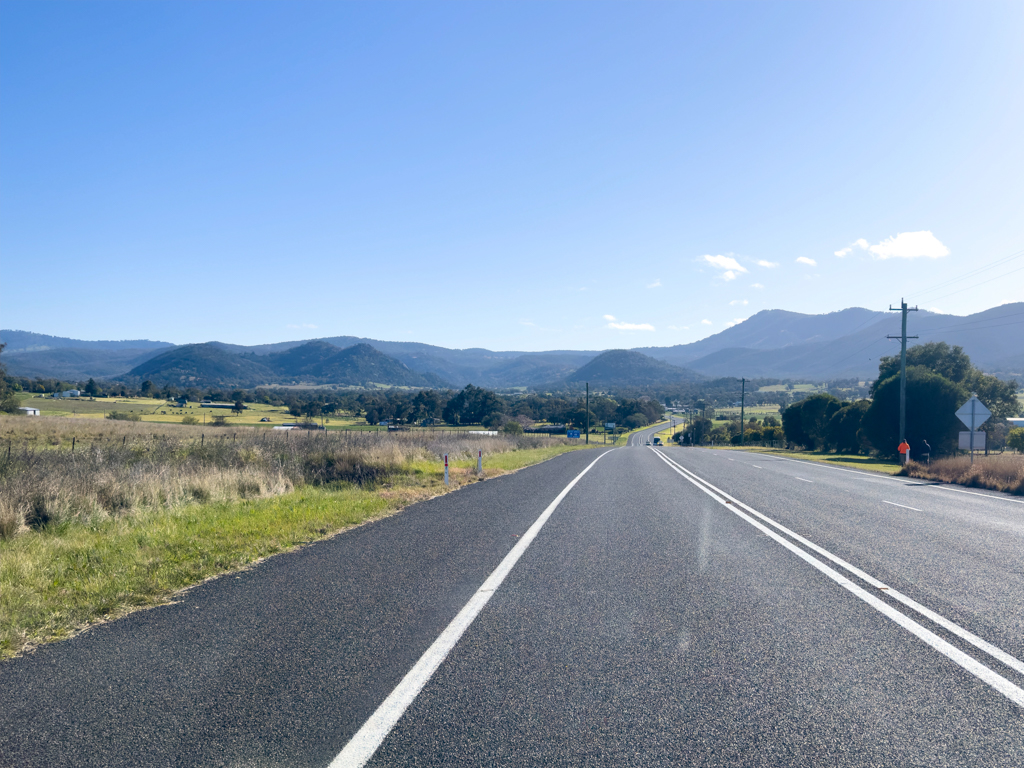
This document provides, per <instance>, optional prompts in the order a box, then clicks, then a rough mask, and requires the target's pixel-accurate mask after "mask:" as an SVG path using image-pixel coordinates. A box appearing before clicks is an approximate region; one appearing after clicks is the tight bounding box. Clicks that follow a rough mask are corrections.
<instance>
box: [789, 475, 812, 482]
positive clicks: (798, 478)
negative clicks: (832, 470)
mask: <svg viewBox="0 0 1024 768" xmlns="http://www.w3.org/2000/svg"><path fill="white" fill-rule="evenodd" d="M793 477H795V478H796V479H797V480H803V481H804V482H805V483H813V482H814V481H813V480H804V479H803V478H802V477H796V475H794V476H793Z"/></svg>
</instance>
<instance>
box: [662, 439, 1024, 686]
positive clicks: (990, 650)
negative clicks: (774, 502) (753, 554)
mask: <svg viewBox="0 0 1024 768" xmlns="http://www.w3.org/2000/svg"><path fill="white" fill-rule="evenodd" d="M655 453H656V454H658V457H659V458H661V459H662V461H664V462H666V463H667V464H669V466H670V467H671V468H672V469H675V470H676V472H677V473H679V474H681V475H682V476H683V477H684V478H686V479H687V480H689V481H690V482H691V483H693V484H694V485H696V486H697V487H698V488H700V489H701V490H703V491H704V492H705V493H708V495H710V496H712V498H715V495H716V494H717V495H718V496H721V497H723V498H725V499H728V500H729V501H731V502H733V505H736V506H739V507H742V508H743V509H745V510H747V511H748V512H750V513H751V514H752V515H755V516H756V517H758V518H760V519H761V520H764V521H765V522H766V523H768V524H769V525H772V526H774V527H775V528H777V529H778V530H780V531H782V532H783V533H785V534H786V535H787V536H789V537H790V538H792V539H793V540H794V541H798V542H799V543H801V544H803V545H804V546H805V547H807V548H808V549H811V550H813V551H814V552H817V553H818V554H820V555H821V556H822V557H825V558H827V559H828V560H830V561H832V562H833V563H835V564H836V565H838V566H839V567H841V568H843V569H844V570H846V571H848V572H849V573H852V574H853V575H854V576H856V577H857V578H859V579H861V580H862V581H864V582H866V583H868V584H870V585H871V586H872V587H874V588H875V589H878V590H880V591H884V592H885V593H886V594H887V595H889V596H890V597H892V598H893V599H894V600H896V601H897V602H900V603H902V604H903V605H905V606H906V607H907V608H910V609H911V610H913V611H915V612H917V613H919V614H921V615H922V616H924V617H925V618H926V619H928V620H929V621H931V622H932V623H933V624H937V625H939V626H940V627H942V628H943V629H945V630H946V631H947V632H950V633H951V634H954V635H956V636H957V637H959V638H961V639H962V640H964V641H966V642H967V643H970V644H971V645H973V646H974V647H975V648H977V649H978V650H980V651H983V652H985V653H987V654H988V655H989V656H991V657H992V658H994V659H996V660H997V661H999V662H1001V663H1002V664H1005V665H1006V666H1007V667H1009V668H1010V669H1012V670H1014V671H1015V672H1018V673H1020V674H1024V662H1022V661H1021V660H1020V659H1018V658H1017V657H1016V656H1011V655H1010V654H1009V653H1007V652H1006V651H1004V650H1003V649H1002V648H999V647H998V646H995V645H992V643H990V642H988V641H987V640H983V639H982V638H980V637H978V636H977V635H975V634H974V633H973V632H969V631H968V630H966V629H964V628H963V627H961V626H960V625H959V624H954V623H953V622H952V621H950V620H949V619H947V618H946V617H944V616H941V615H939V614H938V613H935V611H933V610H931V609H930V608H926V607H925V606H923V605H921V604H920V603H918V602H917V601H916V600H914V599H912V598H910V597H907V596H906V595H904V594H903V593H902V592H900V591H899V590H896V589H893V588H892V587H890V586H888V585H887V584H885V583H883V582H881V581H879V580H878V579H876V578H874V577H873V576H871V575H869V574H867V573H865V572H864V571H862V570H861V569H860V568H857V567H856V566H855V565H851V564H850V563H848V562H846V561H845V560H843V559H842V558H841V557H838V556H837V555H833V554H832V553H831V552H829V551H828V550H827V549H823V548H822V547H819V546H818V545H817V544H815V543H814V542H813V541H810V540H808V539H806V538H804V537H803V536H801V535H800V534H798V533H796V532H795V531H791V530H790V529H789V528H787V527H786V526H784V525H782V524H780V523H777V522H775V521H774V520H772V519H771V518H770V517H768V516H766V515H763V514H762V513H760V512H758V511H757V510H756V509H754V508H753V507H750V506H748V505H747V504H744V503H743V502H742V501H740V500H739V499H736V498H735V497H733V496H730V495H729V494H728V493H726V492H725V491H722V490H721V489H719V488H717V487H716V486H714V485H712V484H711V483H709V482H708V481H707V480H705V479H703V478H702V477H699V476H698V475H696V474H694V473H693V472H691V471H690V470H688V469H686V467H684V466H682V465H681V464H677V463H676V462H675V461H673V460H672V459H669V458H668V457H666V456H665V455H663V454H662V453H661V452H660V451H655ZM691 476H692V478H691ZM697 481H699V482H697ZM701 483H702V484H703V485H707V486H708V487H710V488H712V489H714V493H711V492H709V491H708V490H707V489H705V488H704V487H703V485H701ZM716 500H717V501H719V503H721V504H723V506H726V507H727V508H730V509H731V506H732V505H728V504H725V502H724V501H721V499H717V498H716ZM732 511H733V512H735V513H736V514H740V513H739V511H738V510H736V509H732ZM741 517H743V515H741ZM798 551H800V552H803V550H799V549H798ZM811 559H812V560H813V558H811ZM815 562H818V561H817V560H815ZM883 605H884V603H883ZM899 615H900V616H902V615H903V614H899ZM908 621H912V620H911V619H909V618H908ZM922 629H924V628H923V627H922ZM925 631H928V630H925ZM940 639H941V638H940ZM942 642H945V641H942ZM951 647H952V646H951ZM958 652H959V651H958ZM967 658H970V657H969V656H968V657H967ZM985 669H988V667H985ZM990 671H991V670H990ZM992 674H994V675H995V674H997V673H995V672H992ZM1001 679H1005V678H1001ZM1006 682H1007V684H1009V685H1013V683H1010V682H1009V681H1006ZM1014 687H1015V688H1016V686H1014ZM1017 690H1020V689H1019V688H1018V689H1017ZM1022 706H1024V705H1022Z"/></svg>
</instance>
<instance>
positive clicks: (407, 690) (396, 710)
mask: <svg viewBox="0 0 1024 768" xmlns="http://www.w3.org/2000/svg"><path fill="white" fill-rule="evenodd" d="M613 450H614V449H613ZM608 453H609V452H608V451H605V452H604V453H602V454H601V455H600V456H598V457H597V458H596V459H594V460H593V461H592V462H590V464H589V465H587V468H586V469H584V470H583V471H582V472H580V473H579V474H578V475H576V477H574V478H573V480H572V482H570V483H569V484H568V485H567V486H565V488H563V489H562V492H561V493H559V494H558V495H557V496H556V497H555V500H554V501H552V502H551V503H550V504H549V505H548V507H547V509H545V510H544V511H543V512H542V513H541V515H540V517H538V518H537V519H536V520H535V521H534V523H533V525H531V526H530V528H529V530H528V531H527V532H526V533H524V534H523V536H522V538H520V539H519V541H518V543H517V544H516V545H515V546H514V547H513V548H512V550H511V551H510V552H509V553H508V554H507V555H505V559H504V560H502V561H501V563H499V565H498V567H497V568H495V569H494V570H493V571H492V572H491V575H490V576H488V577H487V579H486V580H485V581H484V583H483V584H482V585H481V587H480V589H478V590H477V591H476V593H475V594H474V595H473V597H471V598H470V599H469V602H468V603H466V605H465V606H463V608H462V610H461V611H459V613H458V615H456V617H455V618H454V619H452V622H451V623H450V624H449V625H448V626H447V627H446V628H445V630H444V631H443V632H442V633H441V634H440V635H439V636H438V638H437V640H435V641H434V642H433V644H432V645H431V646H430V647H429V648H428V649H427V650H426V652H425V653H424V654H423V655H422V656H421V657H420V659H419V661H417V662H416V664H415V666H413V668H412V669H411V670H409V672H408V673H407V674H406V676H405V677H404V678H403V679H402V682H400V683H399V684H398V685H397V686H395V689H394V690H393V691H392V692H391V693H390V694H389V695H388V697H387V698H386V699H384V701H383V703H381V705H380V706H379V707H377V710H376V711H375V712H374V713H373V714H372V715H370V718H369V719H368V720H367V721H366V722H365V723H363V727H362V728H360V729H359V730H358V731H357V732H356V734H355V735H354V736H353V737H352V738H351V739H350V740H349V742H348V744H346V745H345V748H344V749H342V750H341V752H340V753H338V756H337V757H335V758H334V760H332V761H331V765H330V768H361V766H363V765H365V764H366V763H367V762H368V761H369V759H370V758H371V757H373V754H374V753H375V752H376V751H377V749H378V748H379V747H380V745H381V744H382V743H383V741H384V739H385V738H387V735H388V734H389V733H390V732H391V730H392V729H393V728H394V727H395V725H396V724H397V723H398V721H399V720H400V719H401V717H402V715H403V714H404V713H405V710H406V709H408V708H409V705H410V704H412V703H413V701H415V700H416V697H417V696H418V695H419V693H420V691H422V690H423V686H425V685H426V684H427V682H428V681H429V680H430V678H431V677H432V676H433V674H434V672H436V671H437V668H438V667H440V666H441V662H443V661H444V660H445V658H446V657H447V656H448V654H449V653H450V652H451V650H452V648H454V647H455V644H456V643H458V642H459V638H461V637H462V635H463V633H464V632H465V631H466V630H467V629H468V628H469V625H470V624H472V623H473V620H474V619H475V618H476V617H477V615H478V614H479V613H480V611H481V610H483V607H484V606H485V605H487V602H488V601H489V600H490V599H491V596H492V595H493V594H494V591H495V590H496V589H497V588H498V587H499V586H501V583H502V582H503V581H504V580H505V577H506V576H508V574H509V572H510V571H511V570H512V568H513V567H514V566H515V564H516V562H517V561H518V560H519V558H520V557H522V556H523V553H524V552H525V551H526V548H527V547H529V546H530V544H531V543H532V542H533V540H534V539H535V538H536V537H537V534H538V533H540V529H541V528H543V527H544V523H546V522H547V521H548V518H549V517H551V515H552V513H554V511H555V509H556V508H557V507H558V505H559V504H560V503H561V502H562V500H563V499H564V498H565V497H566V496H567V495H568V494H569V491H571V490H572V488H573V486H575V485H576V483H578V482H579V481H580V478H582V477H583V476H584V475H585V474H587V472H589V471H590V470H591V468H592V467H593V466H594V465H595V464H597V462H599V461H600V460H601V459H603V458H604V457H605V456H607V455H608Z"/></svg>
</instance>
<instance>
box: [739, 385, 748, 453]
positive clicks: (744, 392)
mask: <svg viewBox="0 0 1024 768" xmlns="http://www.w3.org/2000/svg"><path fill="white" fill-rule="evenodd" d="M746 405H747V380H746V379H740V446H742V445H743V444H744V442H745V439H746V435H745V434H744V433H745V432H746V431H747V430H746V426H745V424H746V422H745V421H744V419H745V418H746Z"/></svg>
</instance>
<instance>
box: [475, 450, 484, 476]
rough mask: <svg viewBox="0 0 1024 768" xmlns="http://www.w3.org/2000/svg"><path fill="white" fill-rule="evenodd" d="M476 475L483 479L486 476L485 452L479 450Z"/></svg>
mask: <svg viewBox="0 0 1024 768" xmlns="http://www.w3.org/2000/svg"><path fill="white" fill-rule="evenodd" d="M476 473H477V474H478V475H480V477H483V475H484V452H483V450H480V449H478V450H477V452H476Z"/></svg>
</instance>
